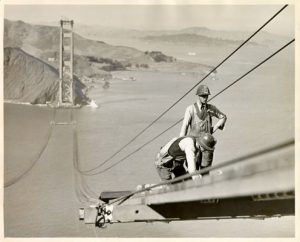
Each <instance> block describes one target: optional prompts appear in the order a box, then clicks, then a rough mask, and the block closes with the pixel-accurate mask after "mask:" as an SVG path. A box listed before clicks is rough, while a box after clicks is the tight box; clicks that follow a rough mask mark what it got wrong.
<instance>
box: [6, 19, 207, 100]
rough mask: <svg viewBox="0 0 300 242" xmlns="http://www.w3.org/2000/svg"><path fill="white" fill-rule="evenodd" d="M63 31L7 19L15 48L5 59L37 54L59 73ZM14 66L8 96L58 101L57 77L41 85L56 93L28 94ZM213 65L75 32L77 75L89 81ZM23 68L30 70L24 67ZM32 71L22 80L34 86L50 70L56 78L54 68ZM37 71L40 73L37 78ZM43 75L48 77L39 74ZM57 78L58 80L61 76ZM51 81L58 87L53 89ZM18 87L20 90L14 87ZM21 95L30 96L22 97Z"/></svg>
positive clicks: (204, 69) (204, 68) (8, 44)
mask: <svg viewBox="0 0 300 242" xmlns="http://www.w3.org/2000/svg"><path fill="white" fill-rule="evenodd" d="M59 34H60V28H59V27H58V26H57V27H55V26H43V25H32V24H28V23H25V22H23V21H10V20H7V19H5V21H4V47H5V48H8V47H9V48H13V49H7V50H6V51H5V53H4V54H5V55H8V56H6V57H5V58H6V59H10V58H11V57H10V55H12V54H13V55H21V56H23V57H24V56H26V58H25V57H24V58H25V59H26V60H27V59H32V58H33V57H34V58H35V59H34V60H35V61H37V62H39V63H43V64H42V66H51V67H53V69H51V68H50V67H49V68H48V67H47V68H48V69H49V70H50V69H51V70H52V71H54V72H57V70H58V67H59V36H60V35H59ZM15 48H17V49H15ZM18 48H19V49H18ZM16 53H18V54H16ZM24 58H23V59H24ZM26 63H27V62H26V61H24V62H21V63H19V62H18V63H16V65H22V64H26ZM11 65H13V62H8V63H7V65H6V75H5V78H6V80H5V83H6V85H5V92H6V94H5V98H7V99H17V100H22V101H29V102H34V103H40V102H41V103H45V101H49V100H54V92H56V90H57V86H56V85H57V84H56V82H55V81H54V80H52V81H51V82H48V83H47V84H45V85H44V86H43V87H41V86H39V88H41V90H51V91H52V92H53V93H52V94H49V93H47V95H46V94H45V93H44V94H43V95H44V96H43V97H39V96H37V93H35V94H32V96H30V95H29V94H28V95H27V96H26V95H25V94H24V92H23V89H24V88H27V87H24V88H23V86H22V85H21V84H20V83H19V84H9V83H8V82H14V81H17V80H15V79H14V78H12V77H11V75H12V74H10V73H9V71H13V72H15V71H16V72H18V70H17V69H16V67H12V66H11ZM18 68H19V67H18ZM39 68H40V67H39ZM43 68H44V67H43ZM210 68H211V67H210V66H209V65H201V64H200V63H191V62H187V61H180V60H177V59H176V58H174V57H172V56H168V55H165V54H164V53H163V52H162V51H152V50H151V51H141V50H138V49H136V48H133V47H126V46H120V45H117V46H116V45H110V44H107V43H106V42H104V41H101V40H91V39H87V38H84V37H82V36H80V35H79V34H77V33H76V32H75V31H74V74H75V75H76V77H78V78H79V80H81V81H83V82H85V83H87V84H88V83H90V81H92V82H99V83H102V84H103V85H106V84H107V81H108V80H110V79H111V78H112V74H111V72H112V71H118V70H161V71H196V72H202V73H205V72H207V70H208V69H210ZM19 69H23V70H26V71H27V69H24V68H23V67H21V68H19ZM31 71H32V73H26V74H25V75H24V76H23V77H22V78H21V79H20V80H22V81H21V82H22V83H23V84H24V85H25V86H26V85H27V83H28V86H31V85H33V83H34V82H35V80H34V79H37V80H41V81H40V82H41V83H43V82H45V81H46V80H48V79H49V78H50V77H49V76H48V75H50V74H49V73H51V76H52V77H53V78H54V76H53V75H54V74H53V73H52V71H49V72H45V73H42V74H38V73H39V70H31ZM35 74H37V75H38V76H37V77H35ZM43 74H44V75H47V76H45V77H42V76H39V75H43ZM17 76H18V75H17ZM25 77H27V78H28V80H26V78H25ZM53 78H52V79H53ZM50 79H51V78H50ZM54 79H57V77H55V78H54ZM49 83H52V84H53V85H54V86H53V87H51V88H50V87H49V86H48V84H49ZM14 88H16V90H13V89H14ZM41 92H43V91H41ZM21 94H24V95H25V96H26V97H25V96H24V97H22V96H20V95H21ZM45 95H46V96H45ZM29 96H30V97H29ZM83 99H84V98H83ZM83 99H82V100H83Z"/></svg>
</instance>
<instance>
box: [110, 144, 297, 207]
mask: <svg viewBox="0 0 300 242" xmlns="http://www.w3.org/2000/svg"><path fill="white" fill-rule="evenodd" d="M294 144H295V140H293V139H292V140H288V141H286V142H283V143H281V144H277V145H274V146H272V147H269V148H266V149H262V150H259V151H256V152H253V153H250V154H247V155H244V156H241V157H238V158H235V159H232V160H229V161H225V162H222V163H220V164H218V165H215V166H211V167H207V168H204V169H201V170H199V171H195V172H193V173H191V174H186V175H183V176H180V177H177V178H175V179H172V180H168V181H165V182H161V183H158V184H155V185H152V186H149V187H147V188H143V189H141V190H137V191H135V192H132V193H130V194H128V195H125V196H122V197H119V198H117V199H115V200H113V201H112V202H110V203H108V205H111V204H114V203H116V202H119V201H120V203H119V204H121V203H122V202H123V201H125V200H127V199H128V198H130V197H131V196H133V195H135V194H138V193H141V192H145V191H149V190H151V189H153V188H155V187H159V186H163V185H168V184H172V183H176V182H179V181H183V180H185V179H188V178H191V177H192V176H195V175H202V174H204V173H207V172H210V171H212V170H216V169H220V168H222V167H227V166H230V165H233V164H236V163H240V162H243V161H247V160H249V159H252V158H256V157H258V156H261V155H264V154H267V153H270V152H273V151H277V150H279V149H284V148H286V147H289V146H291V145H294Z"/></svg>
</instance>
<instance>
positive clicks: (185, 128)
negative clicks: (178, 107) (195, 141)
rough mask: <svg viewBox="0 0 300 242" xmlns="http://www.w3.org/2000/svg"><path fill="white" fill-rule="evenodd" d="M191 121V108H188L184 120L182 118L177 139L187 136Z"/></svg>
mask: <svg viewBox="0 0 300 242" xmlns="http://www.w3.org/2000/svg"><path fill="white" fill-rule="evenodd" d="M191 119H192V115H191V107H190V106H189V107H187V109H186V110H185V114H184V118H183V121H182V126H181V129H180V134H179V137H182V136H186V135H187V132H188V128H189V125H190V122H191Z"/></svg>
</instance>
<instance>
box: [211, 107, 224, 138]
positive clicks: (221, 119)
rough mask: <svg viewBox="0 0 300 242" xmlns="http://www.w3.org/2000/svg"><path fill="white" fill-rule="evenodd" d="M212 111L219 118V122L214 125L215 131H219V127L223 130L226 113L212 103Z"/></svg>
mask: <svg viewBox="0 0 300 242" xmlns="http://www.w3.org/2000/svg"><path fill="white" fill-rule="evenodd" d="M209 111H210V113H211V114H212V116H214V117H216V118H218V119H219V120H218V122H217V123H216V124H215V125H214V127H213V131H212V132H213V133H214V132H215V131H217V130H218V129H221V130H223V128H224V126H225V123H226V120H227V117H226V115H225V114H224V113H222V112H221V111H220V110H219V109H217V108H216V107H215V106H214V105H210V110H209Z"/></svg>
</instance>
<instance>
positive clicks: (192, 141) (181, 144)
mask: <svg viewBox="0 0 300 242" xmlns="http://www.w3.org/2000/svg"><path fill="white" fill-rule="evenodd" d="M216 142H217V141H216V139H215V138H214V137H213V136H212V135H211V134H209V133H201V134H200V136H197V137H194V136H184V137H179V138H174V139H172V140H171V141H169V142H168V143H167V144H166V145H164V146H163V147H162V148H161V149H160V151H159V153H158V154H157V156H156V159H155V166H156V170H157V172H158V174H159V176H160V178H161V180H170V179H174V178H176V177H178V176H181V175H184V174H186V173H190V174H191V173H193V172H195V171H196V170H198V167H199V166H200V164H201V162H203V161H205V162H207V163H211V162H212V158H213V156H212V154H213V153H212V151H213V150H214V147H215V144H216ZM192 178H193V179H196V178H199V176H193V177H192Z"/></svg>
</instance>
